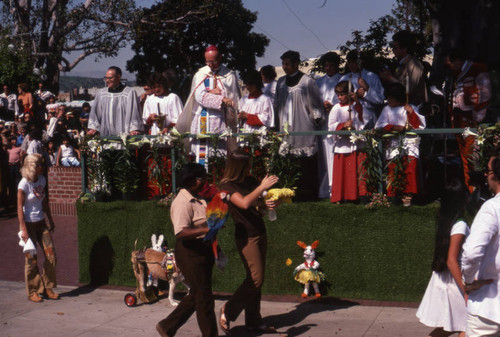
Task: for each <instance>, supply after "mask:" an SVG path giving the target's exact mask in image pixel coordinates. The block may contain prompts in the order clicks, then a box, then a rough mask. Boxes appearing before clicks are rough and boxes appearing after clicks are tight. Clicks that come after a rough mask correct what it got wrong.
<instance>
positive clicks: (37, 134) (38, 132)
mask: <svg viewBox="0 0 500 337" xmlns="http://www.w3.org/2000/svg"><path fill="white" fill-rule="evenodd" d="M42 135H43V132H42V129H39V128H34V129H33V130H31V131H30V138H31V139H32V140H33V139H36V140H42Z"/></svg>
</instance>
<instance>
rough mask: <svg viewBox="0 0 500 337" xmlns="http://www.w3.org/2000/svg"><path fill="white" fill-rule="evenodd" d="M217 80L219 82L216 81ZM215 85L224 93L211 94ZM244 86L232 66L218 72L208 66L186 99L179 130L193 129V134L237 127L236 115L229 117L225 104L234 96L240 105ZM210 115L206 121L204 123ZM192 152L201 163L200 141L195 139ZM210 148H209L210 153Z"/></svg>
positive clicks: (179, 120)
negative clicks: (223, 102) (239, 83)
mask: <svg viewBox="0 0 500 337" xmlns="http://www.w3.org/2000/svg"><path fill="white" fill-rule="evenodd" d="M216 83H217V84H216ZM215 87H217V88H220V89H221V94H220V95H216V94H212V93H209V92H208V91H207V90H210V89H214V88H215ZM240 96H241V94H240V88H239V85H238V78H237V76H236V73H235V72H234V71H232V70H229V69H228V68H226V67H224V66H221V67H220V68H219V70H218V71H217V73H216V74H214V73H213V72H212V70H211V69H210V67H208V66H205V67H203V68H201V69H199V70H198V72H197V73H196V74H195V75H194V77H193V82H192V84H191V93H190V94H189V98H188V100H187V101H186V105H185V106H184V109H183V110H182V113H181V115H180V116H179V118H178V120H177V129H178V130H179V131H180V132H190V133H192V134H196V135H199V134H202V133H205V132H206V133H221V132H223V131H224V130H226V127H227V126H229V127H231V128H235V127H236V116H229V115H227V114H226V110H228V109H224V108H223V106H222V99H223V98H224V97H227V98H230V99H232V100H233V102H234V103H235V108H237V105H238V101H239V99H240ZM202 114H203V115H205V114H206V124H204V125H201V124H200V122H203V120H204V118H205V116H202ZM191 151H193V152H194V154H195V155H196V161H197V162H203V163H204V161H203V160H200V141H199V140H198V139H191ZM208 153H209V149H208V148H207V149H206V154H208Z"/></svg>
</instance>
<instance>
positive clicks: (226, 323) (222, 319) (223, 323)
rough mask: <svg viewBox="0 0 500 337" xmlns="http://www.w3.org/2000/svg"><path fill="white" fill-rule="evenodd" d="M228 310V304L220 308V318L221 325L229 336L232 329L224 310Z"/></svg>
mask: <svg viewBox="0 0 500 337" xmlns="http://www.w3.org/2000/svg"><path fill="white" fill-rule="evenodd" d="M225 309H226V303H224V304H223V305H222V307H221V308H220V316H219V325H220V328H221V329H222V331H224V333H225V334H226V335H227V334H229V330H230V329H231V328H230V327H229V321H228V320H227V318H226V315H225V314H224V310H225Z"/></svg>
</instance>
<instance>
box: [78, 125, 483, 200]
mask: <svg viewBox="0 0 500 337" xmlns="http://www.w3.org/2000/svg"><path fill="white" fill-rule="evenodd" d="M464 130H465V129H462V128H447V129H422V130H416V129H412V130H410V132H412V133H415V134H417V135H452V134H462V133H463V132H464ZM469 130H470V131H472V132H477V129H475V128H469ZM373 131H374V130H373V129H371V130H351V131H348V130H341V131H293V132H275V133H276V134H278V135H281V136H310V135H317V136H324V135H351V134H367V133H371V132H373ZM268 132H273V131H268ZM386 133H389V132H386ZM393 134H395V135H396V134H404V132H401V133H394V132H393ZM250 135H254V133H236V132H235V133H232V134H231V136H234V137H238V136H242V137H245V136H250ZM143 137H146V138H148V139H153V138H156V137H157V136H151V135H138V136H128V137H127V139H131V140H140V139H142V138H143ZM182 137H183V138H197V137H198V135H195V134H183V135H182ZM101 139H102V140H105V141H106V140H110V141H115V142H116V141H117V140H118V141H121V138H120V137H119V136H107V137H103V138H101ZM446 139H447V138H446V137H445V138H444V141H445V144H446ZM166 147H168V146H166ZM379 147H380V149H382V142H379ZM444 148H445V151H446V145H445V147H444ZM170 155H171V161H172V177H171V179H172V191H175V190H176V175H175V169H174V168H175V164H176V158H175V147H171V149H170ZM444 160H445V163H444V164H445V169H446V155H445V156H444ZM81 169H82V192H84V193H85V192H89V191H88V189H87V171H86V163H85V160H84V158H83V156H82V160H81ZM379 189H380V188H379Z"/></svg>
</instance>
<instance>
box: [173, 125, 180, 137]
mask: <svg viewBox="0 0 500 337" xmlns="http://www.w3.org/2000/svg"><path fill="white" fill-rule="evenodd" d="M170 136H171V137H172V138H181V136H182V135H181V133H180V132H179V130H177V128H176V127H175V126H174V127H173V128H172V130H170Z"/></svg>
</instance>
